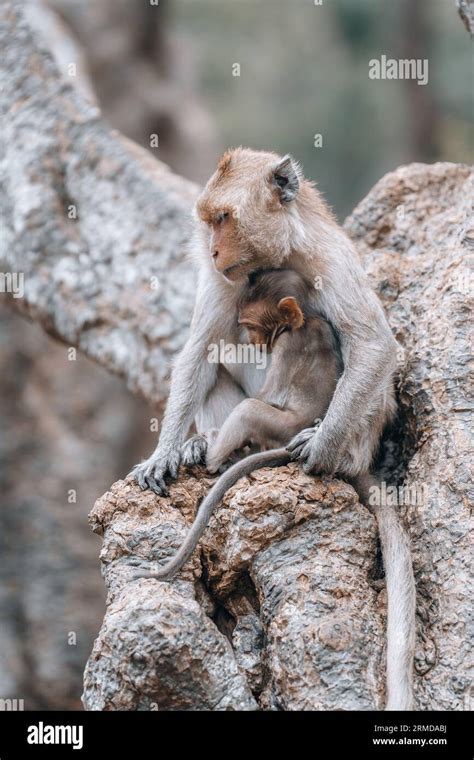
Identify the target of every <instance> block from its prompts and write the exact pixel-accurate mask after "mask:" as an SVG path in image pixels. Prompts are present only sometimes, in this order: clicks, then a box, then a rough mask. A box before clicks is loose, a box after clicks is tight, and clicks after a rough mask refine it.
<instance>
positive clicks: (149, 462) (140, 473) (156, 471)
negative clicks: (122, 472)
mask: <svg viewBox="0 0 474 760" xmlns="http://www.w3.org/2000/svg"><path fill="white" fill-rule="evenodd" d="M180 462H181V452H180V450H179V449H164V450H162V449H159V448H158V449H156V450H155V451H154V452H153V454H152V455H151V457H149V458H148V459H146V460H145V461H144V462H141V463H140V464H136V465H135V467H134V468H133V470H132V473H131V474H132V475H133V477H134V478H135V480H136V481H137V483H138V485H139V486H140V488H141V489H142V491H144V490H146V489H147V488H150V489H151V490H152V491H154V492H155V493H156V494H158V496H168V489H167V487H166V483H165V478H166V477H170V478H173V479H174V478H177V477H178V470H179V465H180Z"/></svg>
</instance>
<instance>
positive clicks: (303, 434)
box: [286, 428, 315, 459]
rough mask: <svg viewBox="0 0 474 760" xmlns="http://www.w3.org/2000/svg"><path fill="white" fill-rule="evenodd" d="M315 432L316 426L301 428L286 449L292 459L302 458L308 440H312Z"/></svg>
mask: <svg viewBox="0 0 474 760" xmlns="http://www.w3.org/2000/svg"><path fill="white" fill-rule="evenodd" d="M314 433H315V428H305V429H304V430H300V432H299V433H297V434H296V435H295V436H294V437H293V438H292V439H291V441H290V442H289V444H288V445H287V446H286V450H287V452H288V453H289V455H290V456H291V458H292V459H300V457H301V455H302V452H303V450H304V449H305V448H306V446H307V445H308V442H309V441H311V440H312V438H313V436H314Z"/></svg>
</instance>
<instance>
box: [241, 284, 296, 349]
mask: <svg viewBox="0 0 474 760" xmlns="http://www.w3.org/2000/svg"><path fill="white" fill-rule="evenodd" d="M309 295H310V294H309V288H308V286H307V284H306V282H305V281H304V279H303V278H302V277H301V276H300V275H299V274H297V273H296V272H294V271H293V270H292V269H270V270H265V271H261V272H255V273H253V274H251V275H250V276H249V279H248V282H247V284H246V285H245V286H244V287H243V288H242V292H241V294H240V296H239V301H238V305H237V308H238V320H239V325H242V326H243V327H245V328H246V330H247V332H248V336H249V341H250V343H254V344H255V345H264V346H266V347H267V350H268V351H271V350H272V348H273V345H274V343H275V341H276V339H277V338H278V336H279V335H281V334H282V333H283V332H285V331H287V330H299V329H300V327H302V326H303V325H304V323H305V319H306V318H307V316H308V310H309V309H310V300H309Z"/></svg>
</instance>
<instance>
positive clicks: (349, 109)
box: [0, 0, 473, 709]
mask: <svg viewBox="0 0 474 760" xmlns="http://www.w3.org/2000/svg"><path fill="white" fill-rule="evenodd" d="M24 6H25V8H26V10H27V13H28V19H29V21H30V22H31V24H32V25H34V28H35V29H36V31H37V34H38V35H39V36H40V37H41V38H42V40H43V42H44V44H45V45H46V46H48V47H49V49H50V50H51V51H52V53H53V55H54V56H55V58H56V61H57V64H58V66H59V67H60V68H61V69H62V70H63V71H64V74H65V76H69V73H70V72H68V66H70V64H71V62H74V63H75V64H76V66H77V74H76V77H74V84H75V85H76V86H77V87H79V88H80V89H81V90H82V91H83V93H84V94H85V96H86V97H89V98H95V99H97V101H98V102H99V104H100V106H101V108H102V111H103V114H104V116H105V118H106V119H107V120H108V121H109V122H110V124H111V125H112V126H113V127H115V128H117V129H119V130H121V131H122V132H123V133H124V134H126V135H127V136H129V137H130V138H131V139H133V140H135V141H137V142H139V143H141V144H142V145H144V146H145V147H147V148H149V149H150V150H151V152H152V153H153V155H155V156H156V157H157V158H159V159H161V160H163V161H165V162H166V163H168V164H169V165H170V166H171V167H172V168H173V169H174V170H175V171H176V172H178V173H180V174H182V175H184V176H186V177H189V178H190V179H193V180H195V181H197V182H199V183H202V182H204V181H205V180H206V178H207V177H208V176H209V174H210V173H211V172H212V170H213V168H214V166H215V164H216V160H217V158H218V156H219V154H220V153H221V152H222V151H223V150H224V149H225V148H226V147H229V146H235V145H241V144H242V145H248V146H251V147H254V148H264V149H271V150H275V151H276V152H279V153H285V152H291V153H292V154H293V155H294V156H295V157H296V158H298V159H299V160H300V161H301V162H302V164H303V166H304V169H305V173H306V175H307V176H308V177H310V178H312V179H313V180H316V181H317V183H318V186H319V188H320V190H322V191H323V193H324V194H325V196H326V198H327V200H328V201H329V203H330V204H331V205H332V206H333V208H334V210H335V211H336V214H337V215H338V217H339V219H340V220H341V221H342V220H343V219H344V217H345V215H346V214H347V213H349V212H350V211H351V209H352V208H353V207H354V206H355V204H356V203H357V202H358V201H359V200H360V199H361V198H362V197H363V196H364V195H365V194H366V193H367V192H368V191H369V189H370V188H371V187H372V185H373V184H374V183H375V182H376V181H377V180H378V179H380V177H382V176H383V175H384V174H385V173H386V172H388V171H390V170H392V169H394V168H395V167H397V166H399V165H400V164H404V163H409V162H411V161H422V162H433V161H454V162H469V163H470V162H471V161H472V142H471V137H470V123H471V122H472V104H473V101H472V59H471V47H470V39H469V34H468V33H467V31H466V29H465V28H464V27H463V24H462V22H461V20H460V18H459V16H458V14H457V12H456V8H455V3H454V0H397V2H393V0H324V1H323V5H321V6H320V5H317V4H315V2H314V0H292V2H289V0H286V1H285V0H232V1H231V0H159V3H158V5H154V4H153V0H25V2H24ZM381 55H386V56H387V58H396V59H400V58H416V59H425V58H426V59H428V61H429V79H428V84H427V85H425V86H423V85H418V84H417V82H416V81H413V80H399V81H383V80H381V81H374V80H370V79H369V76H368V70H369V60H370V59H372V58H378V59H380V56H381ZM236 74H239V75H238V76H236ZM70 81H71V80H70ZM316 135H321V138H316V137H315V136H316ZM154 136H157V137H158V140H156V137H154ZM321 141H322V144H321ZM157 142H158V145H157V144H156V143H157ZM66 352H67V349H66V348H65V347H63V346H61V345H59V344H58V343H55V342H53V341H52V340H51V339H50V338H48V337H47V336H46V335H44V334H43V333H42V332H41V331H40V329H39V328H38V327H37V326H36V325H32V324H30V323H28V322H26V321H25V320H22V319H21V318H20V317H18V316H17V315H15V314H13V313H12V312H10V311H9V310H8V309H7V307H6V306H5V304H3V303H1V302H0V386H1V392H0V413H1V421H2V425H1V430H2V435H1V438H0V489H1V496H2V508H1V512H0V536H1V538H0V543H1V546H0V551H1V554H0V573H1V577H0V582H1V585H0V620H1V625H0V698H16V699H24V702H25V709H80V707H81V704H80V695H81V691H82V672H83V669H84V665H85V662H86V659H87V657H88V655H89V653H90V650H91V647H92V643H93V639H94V637H95V635H96V634H97V631H98V629H99V626H100V624H101V621H102V616H103V611H104V596H103V594H104V592H103V584H102V580H101V578H100V571H99V559H98V554H99V550H100V542H99V540H98V539H97V537H95V536H93V534H92V533H91V532H90V530H89V528H88V525H87V513H88V511H89V510H90V508H91V507H92V505H93V503H94V500H95V499H96V498H97V497H98V496H100V495H101V494H102V493H103V492H104V491H105V490H106V489H107V488H108V486H109V485H110V484H111V483H112V482H113V481H114V480H116V479H118V478H119V477H123V476H124V475H125V474H126V473H127V472H128V471H129V470H130V468H131V466H132V465H133V464H134V463H135V462H136V461H138V460H139V459H140V458H141V457H143V456H145V455H148V453H149V452H150V450H151V448H152V447H153V445H154V437H155V434H152V433H150V432H148V430H149V419H150V410H149V409H148V408H147V406H146V405H145V404H144V403H143V402H142V401H140V400H139V399H135V398H133V397H132V396H131V395H130V394H129V393H128V392H127V390H126V389H125V388H124V386H123V384H122V382H121V381H120V380H118V379H116V378H114V377H111V376H110V375H108V374H107V373H106V372H105V371H104V370H102V369H100V368H98V367H96V366H95V365H93V364H92V363H91V362H89V361H88V360H86V359H84V358H81V357H79V358H78V361H77V362H75V363H71V362H69V361H68V360H67V355H66Z"/></svg>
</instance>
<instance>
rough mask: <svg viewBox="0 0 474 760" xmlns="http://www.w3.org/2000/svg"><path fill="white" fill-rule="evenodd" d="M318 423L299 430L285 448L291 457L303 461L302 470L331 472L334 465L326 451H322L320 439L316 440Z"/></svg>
mask: <svg viewBox="0 0 474 760" xmlns="http://www.w3.org/2000/svg"><path fill="white" fill-rule="evenodd" d="M318 429H319V425H316V426H315V427H311V428H305V429H304V430H300V432H299V433H297V434H296V435H295V437H294V438H292V439H291V441H290V442H289V444H288V446H287V447H286V450H287V451H288V453H289V454H290V456H291V458H292V459H299V460H300V462H302V463H303V471H304V472H308V473H309V472H328V473H330V472H333V471H334V469H335V467H334V463H333V462H332V461H330V460H331V457H328V455H327V452H325V451H323V449H322V446H321V443H320V441H319V440H318Z"/></svg>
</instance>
